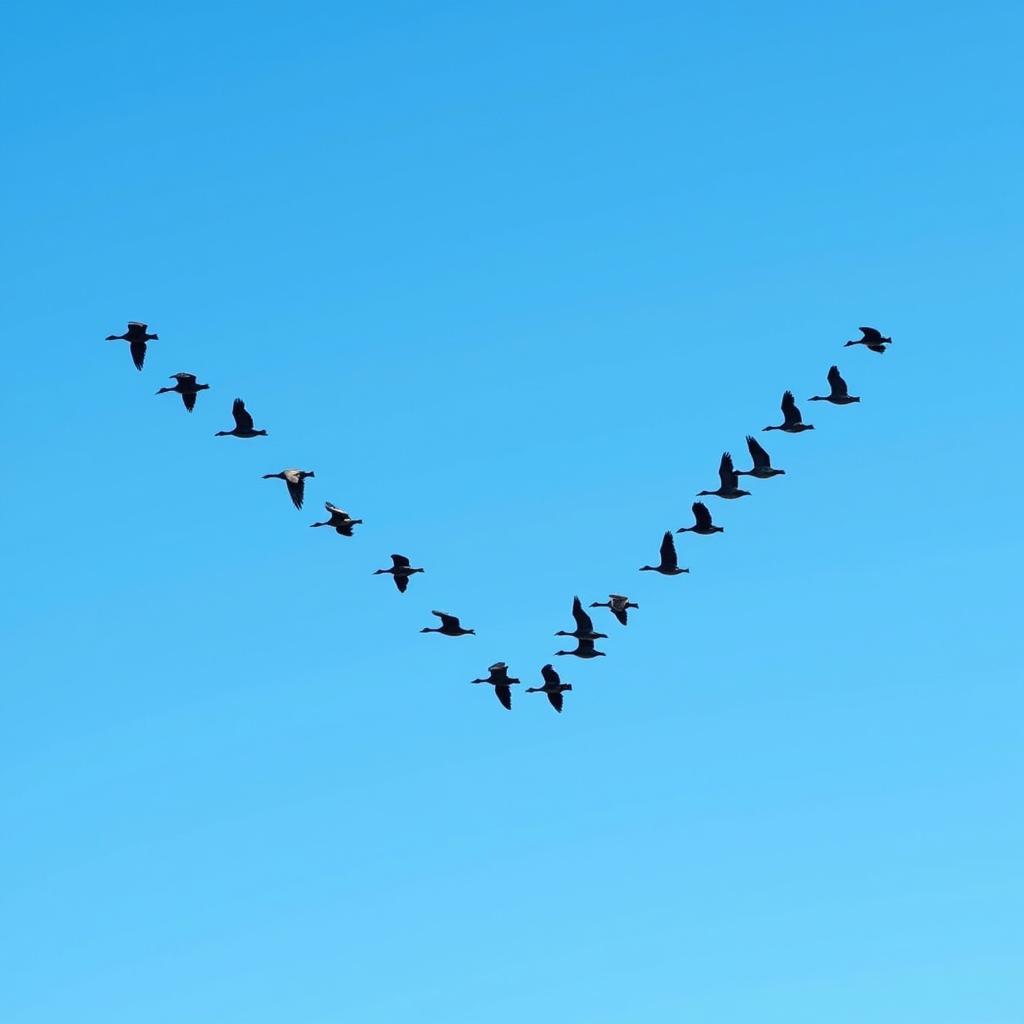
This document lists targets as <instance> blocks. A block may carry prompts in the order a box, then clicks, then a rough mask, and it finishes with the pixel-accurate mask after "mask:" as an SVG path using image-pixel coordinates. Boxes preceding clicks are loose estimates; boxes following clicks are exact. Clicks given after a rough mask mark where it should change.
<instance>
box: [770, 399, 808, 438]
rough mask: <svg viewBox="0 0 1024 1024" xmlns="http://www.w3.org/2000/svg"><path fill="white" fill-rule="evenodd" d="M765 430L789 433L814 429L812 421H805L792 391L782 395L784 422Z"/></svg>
mask: <svg viewBox="0 0 1024 1024" xmlns="http://www.w3.org/2000/svg"><path fill="white" fill-rule="evenodd" d="M764 429H765V430H784V431H785V432H786V433H787V434H801V433H803V431H805V430H813V429H814V427H813V425H812V424H810V423H804V421H803V418H802V417H801V415H800V410H799V409H798V408H797V407H796V399H795V398H794V397H793V392H792V391H787V392H785V394H783V396H782V423H781V424H780V425H779V426H777V427H765V428H764Z"/></svg>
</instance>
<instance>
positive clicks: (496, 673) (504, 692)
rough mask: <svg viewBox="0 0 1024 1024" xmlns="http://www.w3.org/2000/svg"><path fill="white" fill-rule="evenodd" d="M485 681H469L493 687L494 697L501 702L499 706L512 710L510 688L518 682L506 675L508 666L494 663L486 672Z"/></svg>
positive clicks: (502, 663) (498, 662)
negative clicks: (488, 684)
mask: <svg viewBox="0 0 1024 1024" xmlns="http://www.w3.org/2000/svg"><path fill="white" fill-rule="evenodd" d="M487 672H488V675H487V678H486V679H471V680H470V682H471V683H490V684H491V686H493V687H494V695H495V697H497V698H498V700H499V701H500V702H501V706H502V707H504V708H506V709H507V710H509V711H511V710H512V691H511V690H510V689H509V687H510V686H518V685H519V680H518V679H512V678H510V677H509V674H508V665H506V664H505V662H503V661H496V662H495V663H494V664H493V665H492V666H491V667H490V668H489V669H488V670H487Z"/></svg>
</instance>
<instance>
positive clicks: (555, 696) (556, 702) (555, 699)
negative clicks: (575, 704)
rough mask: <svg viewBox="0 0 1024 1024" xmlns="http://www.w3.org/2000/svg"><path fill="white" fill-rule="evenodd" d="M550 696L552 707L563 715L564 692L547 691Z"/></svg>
mask: <svg viewBox="0 0 1024 1024" xmlns="http://www.w3.org/2000/svg"><path fill="white" fill-rule="evenodd" d="M544 692H545V693H546V694H547V695H548V700H549V701H551V706H552V707H553V708H554V709H555V710H556V711H557V712H558V713H559V714H561V713H562V691H561V690H545V691H544Z"/></svg>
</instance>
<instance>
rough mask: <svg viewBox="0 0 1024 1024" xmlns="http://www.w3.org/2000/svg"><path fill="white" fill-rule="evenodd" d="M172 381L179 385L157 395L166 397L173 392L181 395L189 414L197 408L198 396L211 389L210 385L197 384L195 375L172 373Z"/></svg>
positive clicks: (164, 389) (162, 390)
mask: <svg viewBox="0 0 1024 1024" xmlns="http://www.w3.org/2000/svg"><path fill="white" fill-rule="evenodd" d="M171 380H175V381H177V382H178V383H177V384H175V385H174V387H173V388H161V389H160V390H159V391H158V392H157V394H158V395H165V394H167V392H168V391H173V392H175V393H176V394H179V395H181V400H182V402H184V403H185V408H186V409H187V410H188V411H189V412H191V411H192V410H193V409H194V408H195V407H196V395H198V394H199V392H200V391H206V390H207V389H208V388H209V387H210V385H209V384H197V383H196V375H195V374H194V373H172V374H171Z"/></svg>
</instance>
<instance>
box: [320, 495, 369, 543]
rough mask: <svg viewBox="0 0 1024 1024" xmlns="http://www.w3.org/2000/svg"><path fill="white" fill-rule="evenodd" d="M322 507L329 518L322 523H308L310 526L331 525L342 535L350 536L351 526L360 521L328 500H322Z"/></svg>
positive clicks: (360, 520) (356, 524)
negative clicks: (328, 514)
mask: <svg viewBox="0 0 1024 1024" xmlns="http://www.w3.org/2000/svg"><path fill="white" fill-rule="evenodd" d="M324 508H325V509H327V511H328V512H329V513H330V516H331V518H330V519H328V520H327V521H326V522H323V523H310V524H309V525H310V526H333V527H334V529H335V530H337V531H338V533H340V534H341V535H342V537H351V536H352V528H353V527H354V526H358V525H359V524H360V523H361V522H362V519H353V518H352V517H351V516H350V515H349V514H348V513H347V512H346V511H345V510H344V509H343V508H338V506H337V505H332V504H331V503H330V502H329V501H325V502H324Z"/></svg>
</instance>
